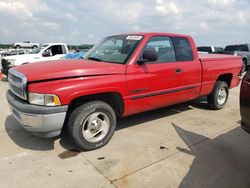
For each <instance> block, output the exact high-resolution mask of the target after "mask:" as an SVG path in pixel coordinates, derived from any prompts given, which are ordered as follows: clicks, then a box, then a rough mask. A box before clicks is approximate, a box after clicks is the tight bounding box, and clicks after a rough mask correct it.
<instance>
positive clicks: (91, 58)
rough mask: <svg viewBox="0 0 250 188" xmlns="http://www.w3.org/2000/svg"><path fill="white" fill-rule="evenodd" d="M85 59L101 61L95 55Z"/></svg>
mask: <svg viewBox="0 0 250 188" xmlns="http://www.w3.org/2000/svg"><path fill="white" fill-rule="evenodd" d="M87 59H89V60H93V61H102V60H101V59H99V58H97V57H88V58H87Z"/></svg>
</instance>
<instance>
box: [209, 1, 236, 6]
mask: <svg viewBox="0 0 250 188" xmlns="http://www.w3.org/2000/svg"><path fill="white" fill-rule="evenodd" d="M208 2H209V3H210V4H211V5H216V6H229V5H233V4H234V3H236V0H208Z"/></svg>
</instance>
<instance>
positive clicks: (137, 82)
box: [15, 33, 242, 116]
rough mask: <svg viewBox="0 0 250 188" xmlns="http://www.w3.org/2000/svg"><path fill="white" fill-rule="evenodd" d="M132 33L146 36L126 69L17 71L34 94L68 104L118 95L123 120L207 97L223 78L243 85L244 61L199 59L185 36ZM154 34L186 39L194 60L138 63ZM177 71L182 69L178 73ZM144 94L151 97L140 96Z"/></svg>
mask: <svg viewBox="0 0 250 188" xmlns="http://www.w3.org/2000/svg"><path fill="white" fill-rule="evenodd" d="M133 34H137V35H143V36H144V37H143V39H142V41H141V43H140V44H139V45H138V46H137V49H136V50H135V51H134V53H133V54H132V56H131V58H130V59H129V61H128V62H127V64H125V65H121V64H113V63H104V62H94V61H89V60H58V61H50V62H42V63H34V64H29V65H23V66H19V67H16V68H15V69H17V70H18V71H20V72H22V73H24V74H25V75H26V76H27V78H28V82H29V84H28V91H29V92H36V93H51V94H56V95H58V96H59V97H60V100H61V102H62V104H63V105H67V104H70V103H71V101H72V100H74V99H76V98H77V97H81V96H86V95H92V94H98V93H105V92H117V93H119V94H120V95H121V96H122V98H123V101H124V108H125V109H124V114H123V116H127V115H130V114H134V113H138V112H142V111H146V110H151V109H155V108H159V107H163V106H167V105H171V104H176V103H180V102H184V101H189V100H192V99H195V98H197V97H199V96H204V95H208V94H209V93H210V92H211V91H212V89H213V87H214V84H215V82H216V80H217V79H218V78H219V76H221V75H223V74H231V75H232V81H231V85H230V88H232V87H236V86H238V84H239V82H240V78H239V77H238V74H239V73H240V70H241V67H242V61H241V58H240V57H237V56H227V55H204V56H201V57H199V56H198V52H197V50H196V46H195V43H194V41H193V39H192V38H191V37H190V36H186V35H176V34H168V33H133ZM152 36H170V37H173V36H179V37H185V38H187V39H188V40H189V41H190V43H191V46H192V50H193V53H194V60H193V61H189V62H172V63H159V64H143V65H138V64H136V60H137V59H138V57H139V55H140V54H141V51H142V49H143V47H144V45H145V44H146V43H147V41H148V40H149V39H150V38H151V37H152ZM176 69H182V70H183V71H182V72H181V73H179V74H177V73H176ZM55 79H56V80H55ZM183 88H186V89H183ZM187 88H188V89H187ZM133 91H137V92H133ZM173 91H175V92H173ZM156 94H158V95H156ZM143 95H145V96H148V97H144V98H141V97H142V96H143ZM135 98H136V99H135ZM138 98H139V99H138Z"/></svg>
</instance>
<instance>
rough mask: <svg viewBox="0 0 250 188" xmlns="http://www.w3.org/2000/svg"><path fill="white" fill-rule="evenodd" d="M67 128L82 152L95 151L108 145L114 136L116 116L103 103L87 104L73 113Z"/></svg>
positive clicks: (111, 109) (110, 108) (93, 102)
mask: <svg viewBox="0 0 250 188" xmlns="http://www.w3.org/2000/svg"><path fill="white" fill-rule="evenodd" d="M67 128H68V134H69V136H70V137H71V138H72V140H73V142H74V143H75V144H76V145H77V146H78V147H79V149H80V150H85V151H89V150H95V149H98V148H100V147H102V146H104V145H106V144H107V143H108V142H109V140H110V139H111V137H112V136H113V134H114V131H115V129H116V115H115V112H114V110H113V108H112V107H111V106H110V105H108V104H107V103H105V102H103V101H92V102H87V103H85V104H83V105H81V106H79V107H77V108H76V109H74V110H73V111H72V113H71V114H70V116H69V120H68V124H67Z"/></svg>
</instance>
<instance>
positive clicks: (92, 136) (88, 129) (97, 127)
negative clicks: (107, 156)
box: [82, 112, 110, 142]
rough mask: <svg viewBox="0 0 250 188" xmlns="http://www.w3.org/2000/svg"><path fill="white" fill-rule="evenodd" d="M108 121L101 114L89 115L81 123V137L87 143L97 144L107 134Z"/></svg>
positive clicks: (105, 116)
mask: <svg viewBox="0 0 250 188" xmlns="http://www.w3.org/2000/svg"><path fill="white" fill-rule="evenodd" d="M109 128H110V120H109V118H108V116H107V115H106V114H104V113H102V112H95V113H92V114H90V115H89V116H88V117H87V118H86V120H85V121H84V123H83V126H82V135H83V137H84V138H85V139H86V140H87V141H88V142H98V141H100V140H102V139H103V138H104V137H105V136H106V135H107V133H108V131H109Z"/></svg>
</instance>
